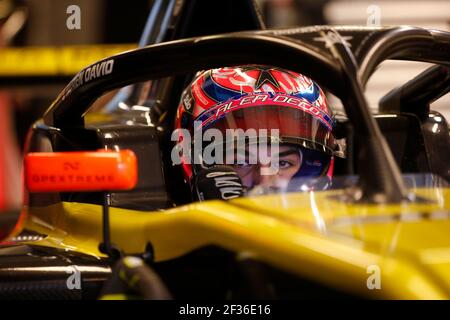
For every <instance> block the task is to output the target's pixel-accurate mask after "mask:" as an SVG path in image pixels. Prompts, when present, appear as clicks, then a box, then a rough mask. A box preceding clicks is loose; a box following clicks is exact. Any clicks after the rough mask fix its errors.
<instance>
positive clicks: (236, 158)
mask: <svg viewBox="0 0 450 320" xmlns="http://www.w3.org/2000/svg"><path fill="white" fill-rule="evenodd" d="M333 127H334V118H333V116H332V114H331V111H330V109H329V108H328V105H327V101H326V97H325V94H324V92H323V91H322V89H321V88H320V87H319V86H318V85H317V84H316V83H315V82H314V81H312V80H311V79H310V78H308V77H306V76H304V75H302V74H299V73H297V72H293V71H289V70H285V69H280V68H276V67H271V66H264V65H243V66H236V67H224V68H218V69H212V70H206V71H202V72H199V73H198V74H197V75H196V76H195V78H194V80H193V81H192V82H191V83H190V85H188V86H187V88H186V89H185V90H184V92H183V94H182V97H181V100H180V103H179V106H178V110H177V114H176V120H175V129H179V130H175V132H177V135H176V137H175V138H174V136H172V140H173V141H176V146H177V147H179V149H178V151H179V152H178V154H179V156H180V157H181V158H180V162H179V164H181V167H182V170H183V174H184V177H185V179H186V180H187V181H188V182H189V183H190V184H191V186H192V184H193V183H194V181H195V175H196V174H198V173H199V171H201V170H202V169H205V168H208V167H210V166H213V165H222V164H225V165H229V166H231V167H233V169H234V170H235V171H236V172H237V174H238V175H239V176H240V178H241V180H242V183H243V185H244V188H245V189H246V190H251V189H252V188H254V187H256V186H258V185H261V184H267V183H268V184H269V185H270V187H272V188H280V187H283V188H286V187H287V186H288V185H290V184H291V181H293V180H295V178H324V177H325V178H328V179H327V181H329V180H330V179H331V177H332V174H333V161H334V158H333V151H334V149H335V139H334V136H333ZM208 130H209V131H211V130H213V133H214V134H208V135H206V134H205V133H206V132H208ZM230 131H231V133H230ZM236 132H237V133H239V134H236ZM219 133H222V137H223V138H220V136H219V138H218V134H219ZM202 134H203V135H202ZM188 136H189V137H188ZM199 136H202V137H203V139H202V140H201V141H200V142H199V140H198V139H196V138H195V139H192V137H199ZM205 137H207V138H206V139H205ZM230 140H231V143H230ZM263 141H265V144H266V147H265V148H264V149H265V151H264V152H265V154H266V155H269V156H274V155H277V157H276V160H273V159H271V158H270V157H269V160H268V161H267V160H266V162H265V163H264V164H265V165H266V166H267V165H270V167H271V169H275V170H272V171H270V170H268V171H266V173H263V172H262V169H263V168H262V167H264V166H262V165H261V162H262V161H260V160H261V159H259V158H258V156H261V150H258V149H257V148H258V147H260V149H262V148H261V146H262V145H263ZM207 142H208V143H209V145H208V143H207ZM240 142H243V143H242V144H240ZM195 143H197V144H199V143H200V146H198V145H197V146H195V145H194V144H195ZM211 145H213V148H211ZM236 145H241V146H244V150H241V151H242V152H240V151H237V150H236ZM275 145H276V146H277V148H274V146H275ZM230 146H231V147H230ZM217 147H219V149H217ZM212 149H213V150H214V151H215V156H213V157H212V158H213V160H215V161H211V159H209V161H208V159H207V157H206V156H205V154H204V153H202V152H201V151H209V152H208V154H209V155H210V156H211V154H213V153H214V152H211V150H212ZM230 149H231V150H233V151H232V152H231V154H232V155H233V157H231V161H230V157H229V154H230V152H228V151H229V150H230ZM186 150H188V151H186ZM193 150H194V151H195V150H197V152H194V151H193ZM218 150H219V151H220V152H218ZM275 150H276V151H275ZM199 151H200V152H199ZM218 153H220V154H219V156H217V154H218ZM253 154H257V155H256V158H257V159H256V160H254V158H253V161H254V162H251V161H249V158H252V155H253ZM210 158H211V157H210ZM272 158H273V157H272ZM272 160H273V161H272ZM273 162H276V164H274V163H273ZM270 172H272V173H270ZM303 188H304V185H303ZM308 188H310V189H314V186H309V187H308ZM316 188H317V186H316Z"/></svg>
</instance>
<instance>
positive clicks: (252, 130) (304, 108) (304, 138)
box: [194, 97, 335, 155]
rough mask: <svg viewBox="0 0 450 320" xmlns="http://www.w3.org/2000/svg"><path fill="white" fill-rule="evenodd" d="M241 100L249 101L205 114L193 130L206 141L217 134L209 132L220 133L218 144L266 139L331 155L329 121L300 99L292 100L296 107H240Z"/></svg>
mask: <svg viewBox="0 0 450 320" xmlns="http://www.w3.org/2000/svg"><path fill="white" fill-rule="evenodd" d="M245 98H251V97H243V98H241V99H239V100H232V101H231V102H228V103H225V104H220V105H218V106H216V107H213V108H211V109H209V110H207V111H205V112H204V113H202V114H201V115H200V116H199V117H198V118H197V119H196V125H195V126H194V127H195V129H194V130H201V131H202V133H203V136H204V137H205V133H206V137H207V138H208V137H210V136H214V137H216V136H217V135H218V132H217V131H216V132H209V134H208V131H209V130H210V129H216V130H218V131H220V133H221V136H222V141H216V142H218V143H219V142H222V143H223V142H227V140H230V139H234V140H242V139H245V140H246V142H251V140H255V137H269V138H271V139H272V140H274V139H275V140H278V142H279V143H280V144H282V143H289V144H296V145H299V146H302V147H304V148H309V149H313V150H317V151H320V152H324V153H327V154H329V155H332V154H333V150H334V149H335V140H334V136H333V134H332V128H333V120H332V118H331V116H330V115H329V114H328V113H326V112H324V111H323V110H321V109H320V108H318V107H316V106H313V105H311V104H310V103H308V102H306V101H305V100H301V99H295V101H296V102H297V104H296V105H288V104H287V103H280V102H277V104H273V102H272V104H268V105H267V104H258V105H246V104H243V103H242V102H243V101H244V102H245V100H244V99H245ZM290 100H293V99H292V98H289V101H290ZM233 103H234V104H233ZM211 140H213V139H211Z"/></svg>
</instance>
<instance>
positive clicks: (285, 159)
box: [233, 145, 302, 189]
mask: <svg viewBox="0 0 450 320" xmlns="http://www.w3.org/2000/svg"><path fill="white" fill-rule="evenodd" d="M276 152H277V153H276V154H272V153H271V150H270V148H269V150H268V152H267V153H268V156H269V161H264V162H265V163H267V164H261V163H257V164H242V165H241V164H236V165H233V168H234V169H235V170H236V172H237V174H238V175H239V177H240V178H241V180H242V184H243V185H244V187H246V188H252V187H255V186H261V187H264V188H277V189H278V188H286V187H287V185H288V183H289V181H290V180H291V178H292V177H293V176H294V175H295V174H296V173H297V172H298V170H299V169H300V166H301V164H302V156H301V152H300V150H299V149H298V148H295V147H293V146H286V145H284V146H283V145H280V146H279V148H277V151H276ZM245 153H246V155H245V158H246V159H249V157H252V156H256V155H257V154H258V146H257V145H249V146H247V147H246V150H245ZM274 162H276V163H274ZM269 168H272V169H273V168H275V169H276V170H268V169H269ZM270 172H274V173H270Z"/></svg>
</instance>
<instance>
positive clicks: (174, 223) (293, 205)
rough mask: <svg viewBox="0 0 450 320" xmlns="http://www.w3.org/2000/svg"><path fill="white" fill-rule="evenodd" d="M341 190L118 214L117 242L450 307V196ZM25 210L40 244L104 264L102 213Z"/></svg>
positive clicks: (114, 216) (82, 207) (131, 249)
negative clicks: (238, 256)
mask: <svg viewBox="0 0 450 320" xmlns="http://www.w3.org/2000/svg"><path fill="white" fill-rule="evenodd" d="M343 192H344V191H322V192H311V193H292V194H282V195H268V196H259V197H254V198H239V199H236V200H233V201H229V202H222V201H209V202H201V203H194V204H190V205H186V206H181V207H177V208H174V209H169V210H165V211H157V212H143V211H134V210H125V209H118V208H111V211H110V215H111V232H112V234H111V235H112V240H113V242H114V243H115V244H117V245H118V246H119V247H120V248H121V249H123V250H124V251H125V252H126V253H139V252H143V251H144V249H145V247H146V244H147V243H148V242H151V243H152V245H153V247H154V250H155V255H156V260H157V261H162V260H167V259H171V258H175V257H179V256H181V255H183V254H187V253H189V252H190V251H192V250H193V249H196V248H200V247H202V246H205V245H211V244H213V245H218V246H220V247H223V248H225V249H228V250H232V251H235V252H239V253H246V254H249V255H253V256H254V257H256V258H258V259H259V260H261V261H264V262H266V263H268V264H270V265H272V266H275V267H278V268H280V269H282V270H285V271H288V272H290V273H293V274H296V275H298V276H300V277H305V278H308V279H310V280H314V281H317V282H319V283H322V284H325V285H328V286H330V287H335V288H338V289H343V290H346V291H350V292H352V293H356V294H361V295H362V296H364V297H368V298H388V299H449V298H450V189H438V188H433V189H418V190H415V193H416V194H417V195H418V196H420V197H421V198H423V199H426V200H428V201H423V202H415V203H404V204H401V205H365V204H349V203H345V202H343V201H342V200H339V197H340V196H341V195H342V194H343ZM26 210H28V212H27V213H28V218H27V220H26V228H27V229H32V230H35V231H37V232H40V233H43V234H46V235H48V237H46V238H44V239H43V240H40V241H38V242H34V244H39V245H43V246H52V247H57V248H65V249H68V250H74V251H78V252H82V253H87V254H90V255H93V256H98V257H100V256H102V255H101V253H100V252H99V251H98V244H99V242H100V241H101V239H102V220H101V216H102V207H101V206H98V205H91V204H80V203H66V202H65V203H59V204H57V205H53V206H49V207H40V208H37V207H36V208H29V209H26ZM378 275H379V276H380V278H379V279H380V281H379V282H377V281H375V282H374V279H376V278H374V277H377V276H378ZM374 284H375V287H374ZM377 285H380V286H381V287H378V288H377ZM369 288H371V289H369Z"/></svg>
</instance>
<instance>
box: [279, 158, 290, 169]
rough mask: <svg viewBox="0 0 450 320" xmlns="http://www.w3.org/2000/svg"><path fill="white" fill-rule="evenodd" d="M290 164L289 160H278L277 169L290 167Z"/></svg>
mask: <svg viewBox="0 0 450 320" xmlns="http://www.w3.org/2000/svg"><path fill="white" fill-rule="evenodd" d="M292 166H293V164H292V163H291V162H290V161H287V160H280V161H278V168H279V169H287V168H290V167H292Z"/></svg>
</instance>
